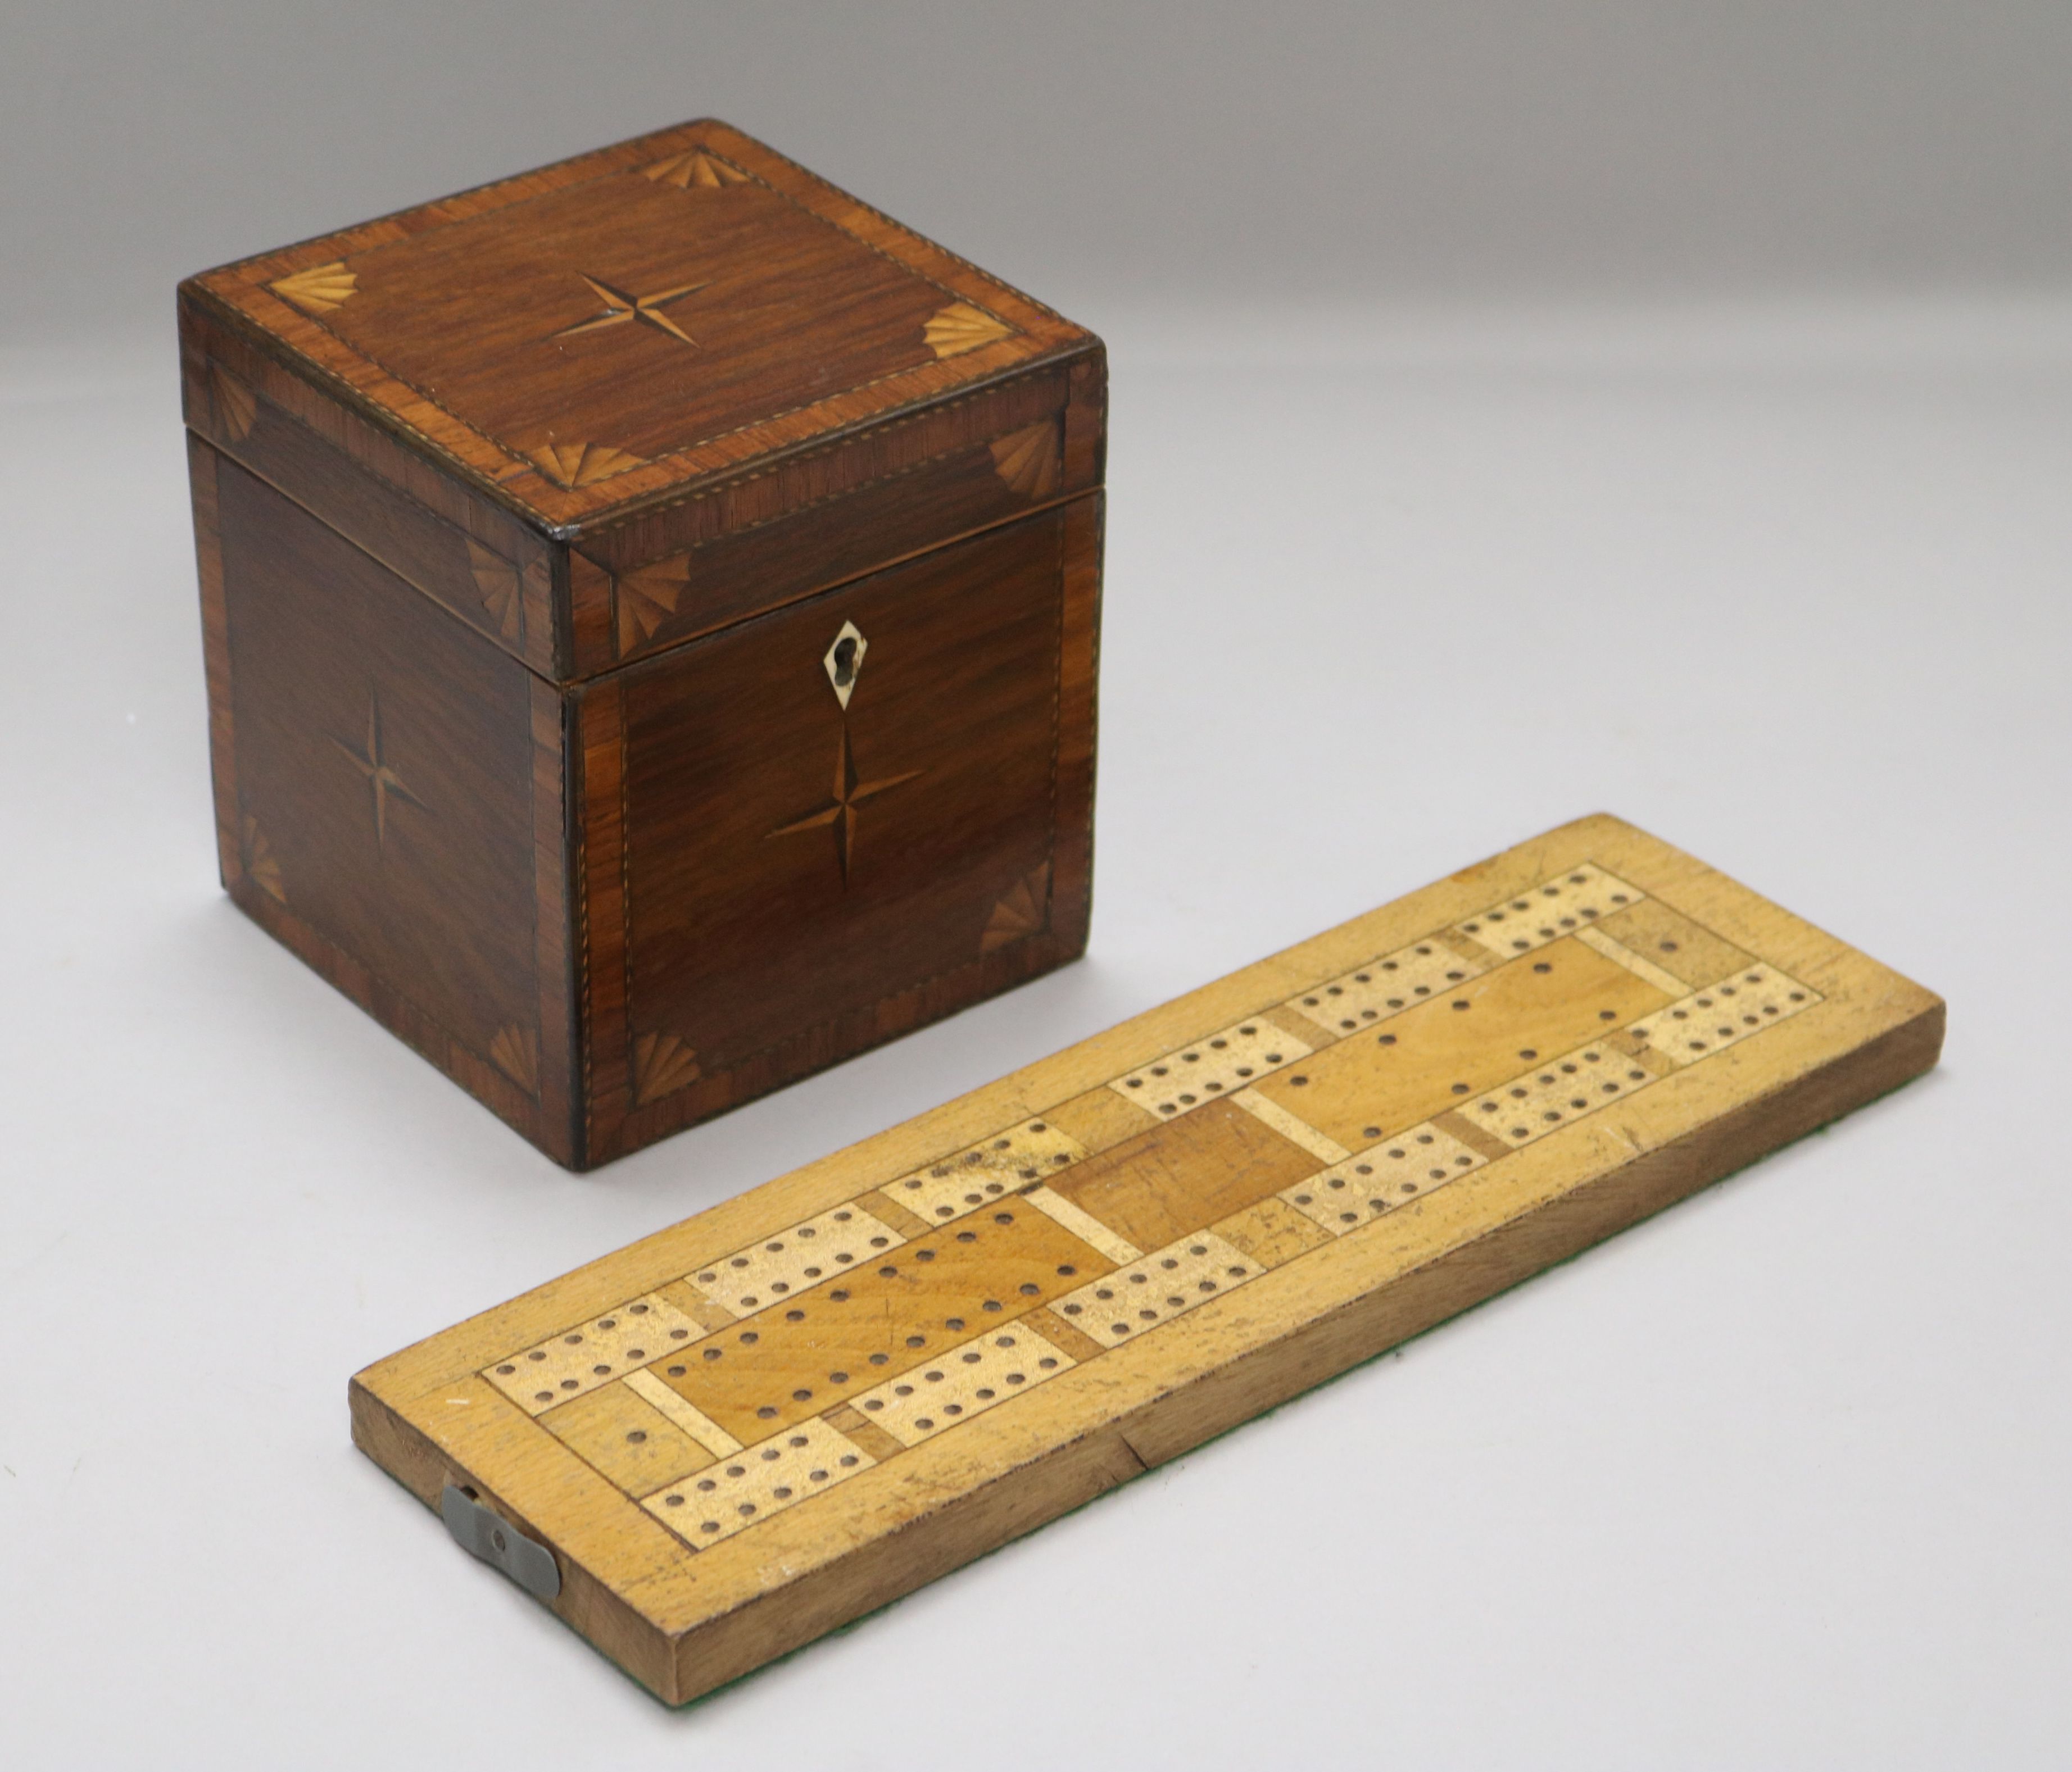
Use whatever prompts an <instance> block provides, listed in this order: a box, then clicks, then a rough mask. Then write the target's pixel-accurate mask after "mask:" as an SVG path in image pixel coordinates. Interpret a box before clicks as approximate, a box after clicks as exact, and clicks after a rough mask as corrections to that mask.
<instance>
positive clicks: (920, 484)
mask: <svg viewBox="0 0 2072 1772" xmlns="http://www.w3.org/2000/svg"><path fill="white" fill-rule="evenodd" d="M1105 389H1106V384H1105V375H1104V369H1103V359H1102V357H1101V353H1100V346H1099V345H1098V343H1089V345H1088V346H1087V347H1085V348H1084V349H1083V351H1081V352H1080V353H1079V355H1076V356H1075V357H1073V358H1071V359H1066V360H1063V361H1059V362H1056V363H1050V364H1048V365H1046V367H1043V368H1042V369H1040V370H1038V371H1035V372H1034V373H1031V374H1027V375H1017V376H1014V377H1013V378H1010V379H1003V380H1001V381H997V382H995V383H993V384H989V385H987V386H985V387H983V388H979V389H977V390H976V391H975V392H972V393H969V394H966V395H964V396H960V397H959V398H957V399H955V400H946V401H943V403H941V404H938V405H936V406H934V407H931V408H927V409H926V410H924V411H923V412H918V413H915V414H911V415H909V416H904V417H902V418H901V419H899V420H896V421H894V422H891V423H888V424H886V425H878V426H876V427H874V428H872V429H867V430H864V431H861V432H857V433H850V434H849V435H847V436H845V437H841V438H839V439H837V441H833V442H830V443H827V444H824V445H819V446H816V447H815V448H812V449H804V450H801V451H800V452H798V453H795V454H792V455H790V456H787V457H782V458H780V459H779V460H777V461H774V462H771V463H768V464H765V465H762V466H759V467H758V468H757V469H756V470H754V471H753V472H751V473H749V474H743V475H742V476H741V477H739V478H736V479H733V480H730V481H727V482H724V483H722V484H721V485H718V486H711V487H709V488H706V489H704V490H700V491H698V492H697V493H695V494H690V495H688V496H685V497H681V498H676V499H674V500H672V501H671V502H668V503H666V504H661V505H658V506H655V507H651V508H649V509H648V510H646V511H643V512H642V513H641V514H640V515H639V516H637V517H635V518H631V519H627V520H625V521H623V522H620V523H615V524H614V525H612V526H611V527H609V528H606V529H602V530H599V531H594V532H593V533H590V534H586V535H584V536H583V537H582V538H581V539H580V540H579V541H578V543H577V546H576V548H575V551H574V554H573V556H572V558H571V560H570V570H571V575H572V580H571V585H570V596H571V602H572V606H573V613H572V625H573V632H574V649H575V654H574V668H575V671H576V672H577V674H578V675H592V674H594V673H596V672H599V671H605V670H608V669H610V668H611V667H614V666H615V665H618V664H620V663H623V662H627V661H628V660H630V659H633V658H645V657H648V656H650V655H652V654H655V653H658V652H661V651H665V650H668V649H669V648H671V647H672V646H680V645H681V644H682V643H683V642H685V640H687V639H691V638H696V637H697V636H698V635H701V634H708V633H710V632H713V630H717V629H719V628H722V627H726V626H730V624H732V623H733V622H735V621H740V620H742V619H744V618H745V617H749V616H751V615H754V614H758V613H763V612H766V611H767V610H770V609H776V608H779V607H781V606H783V605H785V604H787V603H791V602H794V601H797V600H799V599H800V598H801V597H808V596H811V595H812V594H814V593H816V592H820V591H823V590H826V589H829V588H831V587H833V586H834V585H840V584H842V583H844V582H845V581H846V580H850V579H853V578H857V577H860V576H862V575H863V574H864V573H865V572H872V571H875V570H878V569H879V568H883V567H885V566H887V565H890V564H893V563H894V562H895V561H898V560H904V559H907V558H910V557H911V556H914V555H916V554H919V553H922V552H925V551H926V550H927V549H928V548H934V547H939V546H941V545H943V544H944V543H948V542H950V541H953V540H956V539H960V538H961V537H963V536H964V535H970V534H972V533H975V532H976V531H980V530H982V529H985V528H988V527H992V526H993V525H995V524H997V523H1006V522H1011V521H1013V519H1017V518H1019V517H1022V516H1026V515H1028V514H1029V513H1030V511H1035V510H1038V509H1041V508H1043V507H1046V506H1048V505H1051V504H1054V503H1057V502H1061V501H1063V500H1064V499H1067V498H1072V497H1075V496H1076V495H1078V494H1081V493H1083V492H1086V491H1088V490H1091V489H1092V488H1094V487H1095V486H1098V485H1099V484H1100V472H1101V469H1102V466H1103V459H1102V457H1103V449H1102V446H1101V445H1102V438H1103V437H1104V417H1105V410H1106V392H1105Z"/></svg>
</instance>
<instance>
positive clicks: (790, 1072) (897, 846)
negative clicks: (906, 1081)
mask: <svg viewBox="0 0 2072 1772" xmlns="http://www.w3.org/2000/svg"><path fill="white" fill-rule="evenodd" d="M1091 533H1092V532H1091V530H1090V529H1089V527H1088V525H1087V522H1086V520H1085V513H1083V512H1075V511H1071V510H1068V509H1067V510H1054V511H1047V512H1044V513H1042V514H1039V515H1036V516H1034V517H1032V518H1030V519H1027V520H1026V521H1024V522H1022V523H1013V524H1009V525H1007V526H1005V527H1002V528H1000V529H997V530H994V531H989V532H988V533H986V534H985V535H980V536H977V537H976V538H973V539H970V540H968V541H965V542H962V543H956V544H955V545H952V546H950V547H948V548H941V549H939V550H937V551H936V552H934V553H931V554H929V555H927V556H923V557H922V558H920V559H919V560H912V561H910V562H908V563H906V564H904V565H902V566H899V567H897V568H892V569H890V570H888V571H886V572H880V573H876V574H874V575H872V576H870V577H867V578H865V579H862V580H857V582H855V583H853V584H852V585H848V586H845V587H844V588H842V589H839V590H837V591H833V592H831V593H827V594H826V595H824V596H822V597H815V598H812V599H811V600H809V601H805V602H803V603H800V604H797V605H793V606H791V607H790V608H787V609H784V610H783V611H781V612H779V613H775V614H774V615H771V616H769V617H763V618H761V619H759V620H757V621H750V622H746V623H743V624H742V625H741V626H738V627H737V628H734V629H733V630H729V631H728V632H726V633H725V634H720V635H717V636H715V637H713V638H711V639H709V640H706V641H703V642H697V643H696V644H694V645H692V646H687V647H685V648H683V649H682V650H680V651H679V652H678V653H676V654H672V655H671V656H670V657H668V658H666V659H662V660H658V661H656V662H654V663H653V664H651V665H648V666H646V667H639V668H636V669H635V670H633V671H628V672H627V673H625V674H624V675H623V679H619V680H617V681H615V682H614V683H612V684H611V685H610V686H608V687H606V689H605V690H604V691H602V695H601V696H600V698H599V706H598V711H597V712H598V714H599V715H600V716H602V712H603V708H604V707H605V706H606V704H609V705H610V707H611V710H612V712H611V720H610V724H613V725H614V726H615V728H616V729H617V731H618V732H619V740H618V749H617V753H616V755H615V756H614V757H611V758H610V759H606V758H605V757H598V756H597V755H596V754H595V753H596V752H597V750H598V747H597V746H595V745H594V744H591V743H590V734H591V733H592V732H593V731H594V730H596V729H598V728H600V727H601V725H602V724H605V722H603V721H602V720H601V719H593V717H592V715H591V710H590V708H589V707H588V706H587V703H586V717H585V731H586V755H588V756H590V757H592V758H593V762H592V764H591V765H590V768H589V779H588V781H587V782H586V799H587V800H588V802H589V812H590V824H591V829H592V833H593V842H592V845H591V853H590V855H589V857H588V858H587V872H588V875H589V877H590V880H591V882H592V884H593V887H596V886H598V885H602V886H604V887H605V888H606V892H608V893H609V894H610V895H611V896H615V897H616V898H617V899H618V900H619V902H620V903H622V904H623V913H620V914H621V915H622V917H623V928H624V930H625V932H626V933H625V943H624V949H623V954H616V955H614V954H609V953H606V952H601V951H600V950H599V949H598V945H597V943H596V942H595V941H594V937H595V935H596V933H597V932H598V929H599V926H600V925H601V924H602V923H604V922H606V921H608V920H609V919H608V917H600V915H599V912H600V909H601V906H600V903H599V900H598V896H596V894H595V892H593V896H592V900H591V903H590V917H589V925H590V933H591V936H592V937H593V940H592V945H591V949H590V990H591V1002H592V1004H593V1007H594V1009H597V1008H599V1007H602V1009H603V1010H604V1011H605V1012H604V1013H602V1014H600V1015H597V1016H596V1018H595V1023H596V1024H595V1026H594V1029H593V1040H594V1050H595V1052H596V1053H597V1054H598V1057H599V1058H600V1060H602V1062H601V1063H599V1064H597V1065H596V1066H594V1087H595V1089H596V1099H595V1100H594V1101H593V1104H592V1115H593V1136H594V1140H595V1142H594V1146H593V1150H592V1155H593V1156H602V1155H610V1154H612V1153H613V1151H615V1150H617V1149H629V1148H631V1147H633V1146H635V1145H636V1144H638V1143H640V1142H646V1140H647V1139H648V1138H652V1137H655V1136H659V1135H660V1134H661V1133H663V1132H664V1131H667V1130H673V1129H674V1127H675V1126H679V1125H682V1124H685V1123H688V1122H689V1121H690V1120H693V1119H696V1118H702V1117H703V1116H704V1115H705V1114H710V1113H713V1112H716V1111H718V1110H720V1109H721V1108H722V1107H725V1106H727V1105H732V1104H733V1103H734V1102H735V1101H740V1100H743V1099H746V1097H748V1096H750V1095H752V1094H755V1093H761V1092H762V1091H763V1090H764V1089H768V1088H771V1087H774V1086H775V1085H777V1084H778V1083H780V1082H782V1081H786V1080H787V1079H788V1078H789V1077H794V1076H797V1075H801V1074H804V1073H805V1072H807V1071H808V1070H812V1069H817V1068H819V1067H820V1066H821V1065H823V1064H828V1063H830V1062H833V1060H836V1059H837V1058H839V1057H841V1056H845V1055H846V1054H847V1053H849V1052H853V1051H856V1050H858V1049H860V1048H862V1047H864V1046H866V1045H870V1044H874V1043H875V1042H876V1041H877V1040H882V1039H884V1038H886V1037H887V1036H890V1035H892V1034H895V1033H898V1032H904V1031H905V1030H906V1028H911V1027H912V1026H915V1025H917V1024H918V1023H919V1022H921V1021H923V1020H926V1019H931V1018H932V1017H933V1016H935V1015H941V1014H944V1013H947V1012H948V1011H949V1010H951V1009H952V1008H955V1007H960V1006H961V1005H962V1004H964V1003H969V1002H972V1001H974V1000H976V999H977V998H979V997H980V996H983V995H987V994H989V993H990V992H991V991H997V990H999V989H1001V988H1003V987H1004V986H1006V985H1007V984H1009V983H1013V982H1018V980H1020V979H1021V978H1026V977H1028V976H1030V975H1031V974H1033V973H1034V972H1035V971H1037V970H1042V969H1043V968H1044V967H1046V966H1050V965H1052V964H1054V963H1055V962H1057V960H1059V959H1060V958H1066V957H1067V956H1068V955H1069V954H1071V953H1074V952H1076V951H1077V950H1078V947H1079V945H1080V943H1081V942H1082V941H1083V929H1084V900H1085V873H1086V870H1085V866H1084V861H1083V856H1084V847H1085V846H1084V841H1083V831H1082V830H1079V829H1075V828H1068V827H1083V824H1084V822H1085V819H1086V816H1087V803H1086V790H1085V785H1084V777H1085V775H1086V773H1087V771H1088V770H1089V769H1090V767H1091V756H1090V749H1089V747H1088V746H1087V744H1086V742H1085V740H1084V736H1083V735H1077V734H1075V735H1074V736H1073V738H1072V739H1071V741H1070V742H1069V743H1068V742H1066V741H1065V739H1064V735H1063V721H1064V720H1067V719H1070V720H1072V721H1074V722H1075V723H1076V724H1080V725H1083V724H1087V723H1088V721H1089V720H1090V713H1091V708H1090V702H1089V699H1088V698H1087V695H1086V694H1085V693H1084V689H1085V683H1084V679H1085V678H1086V676H1087V675H1088V674H1089V673H1090V667H1091V660H1090V658H1087V657H1086V656H1085V655H1086V654H1087V652H1088V651H1089V650H1090V647H1091V633H1090V630H1089V627H1088V624H1087V621H1084V620H1081V621H1069V620H1068V617H1067V605H1068V602H1070V601H1071V597H1070V596H1068V589H1069V590H1071V591H1072V592H1074V593H1077V594H1078V596H1079V597H1080V599H1081V600H1082V601H1083V600H1084V598H1085V597H1086V596H1087V595H1088V594H1089V593H1090V590H1091V586H1090V585H1087V583H1086V579H1087V574H1086V573H1085V572H1080V573H1078V574H1073V573H1071V572H1068V569H1067V560H1068V555H1069V554H1070V553H1071V552H1072V550H1073V549H1074V548H1075V547H1076V548H1081V549H1082V550H1083V548H1086V547H1087V546H1089V545H1091ZM609 748H610V747H606V749H609ZM1061 757H1063V760H1064V761H1063V765H1062V771H1063V772H1070V773H1071V774H1072V775H1073V777H1074V779H1073V780H1072V781H1064V780H1063V779H1062V777H1061ZM614 777H615V780H616V790H615V791H616V798H617V804H616V806H613V805H611V803H609V802H610V794H611V788H610V781H611V778H614ZM600 818H602V819H603V820H605V821H606V822H612V821H615V822H616V824H617V827H618V829H619V831H621V832H623V853H622V854H621V855H620V860H619V878H618V879H617V880H600V879H599V874H600V872H601V870H600V868H599V866H598V863H599V862H600V860H602V859H605V858H604V857H603V856H602V855H601V854H600V853H599V852H598V847H597V844H596V842H595V841H594V839H595V838H596V836H598V835H601V833H600V832H599V831H598V824H599V821H600ZM1061 853H1063V854H1065V855H1067V856H1068V857H1069V858H1070V861H1071V866H1070V868H1069V869H1068V871H1067V873H1066V874H1065V875H1063V876H1061V875H1060V872H1059V859H1060V855H1061ZM620 1005H623V1007H619V1006H620ZM615 1009H616V1010H617V1013H616V1014H615V1013H613V1011H614V1010H615ZM621 1018H623V1019H621ZM615 1048H616V1050H615ZM615 1061H616V1062H615ZM615 1091H616V1092H617V1093H616V1094H615Z"/></svg>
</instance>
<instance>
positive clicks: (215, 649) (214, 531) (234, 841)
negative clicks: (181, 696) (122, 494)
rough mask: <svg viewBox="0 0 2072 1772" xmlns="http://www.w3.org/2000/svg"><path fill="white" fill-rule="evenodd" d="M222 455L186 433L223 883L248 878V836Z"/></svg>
mask: <svg viewBox="0 0 2072 1772" xmlns="http://www.w3.org/2000/svg"><path fill="white" fill-rule="evenodd" d="M219 460H220V457H218V456H217V454H216V451H215V450H214V449H211V448H210V447H209V446H208V445H207V444H206V443H204V442H203V441H201V439H200V438H199V437H196V436H195V434H194V433H192V432H191V431H190V432H189V433H187V486H188V490H189V494H190V496H191V498H192V501H193V505H194V530H195V578H196V580H197V581H198V583H199V587H200V591H201V641H202V661H203V669H204V671H206V673H207V678H208V765H209V780H210V786H211V788H212V794H213V798H214V801H215V805H216V868H217V872H218V874H219V876H220V878H221V880H222V881H223V884H224V890H225V891H226V892H236V891H237V889H238V888H239V887H240V884H242V883H243V881H244V878H245V853H246V839H245V836H244V834H243V833H242V832H241V831H240V829H239V824H240V818H239V815H238V810H237V736H236V720H234V718H233V717H232V707H231V695H230V626H229V617H228V614H227V613H226V612H225V610H224V600H223V537H222V525H221V519H220V515H219V512H218V509H217V502H218V490H217V474H216V467H217V463H218V461H219Z"/></svg>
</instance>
